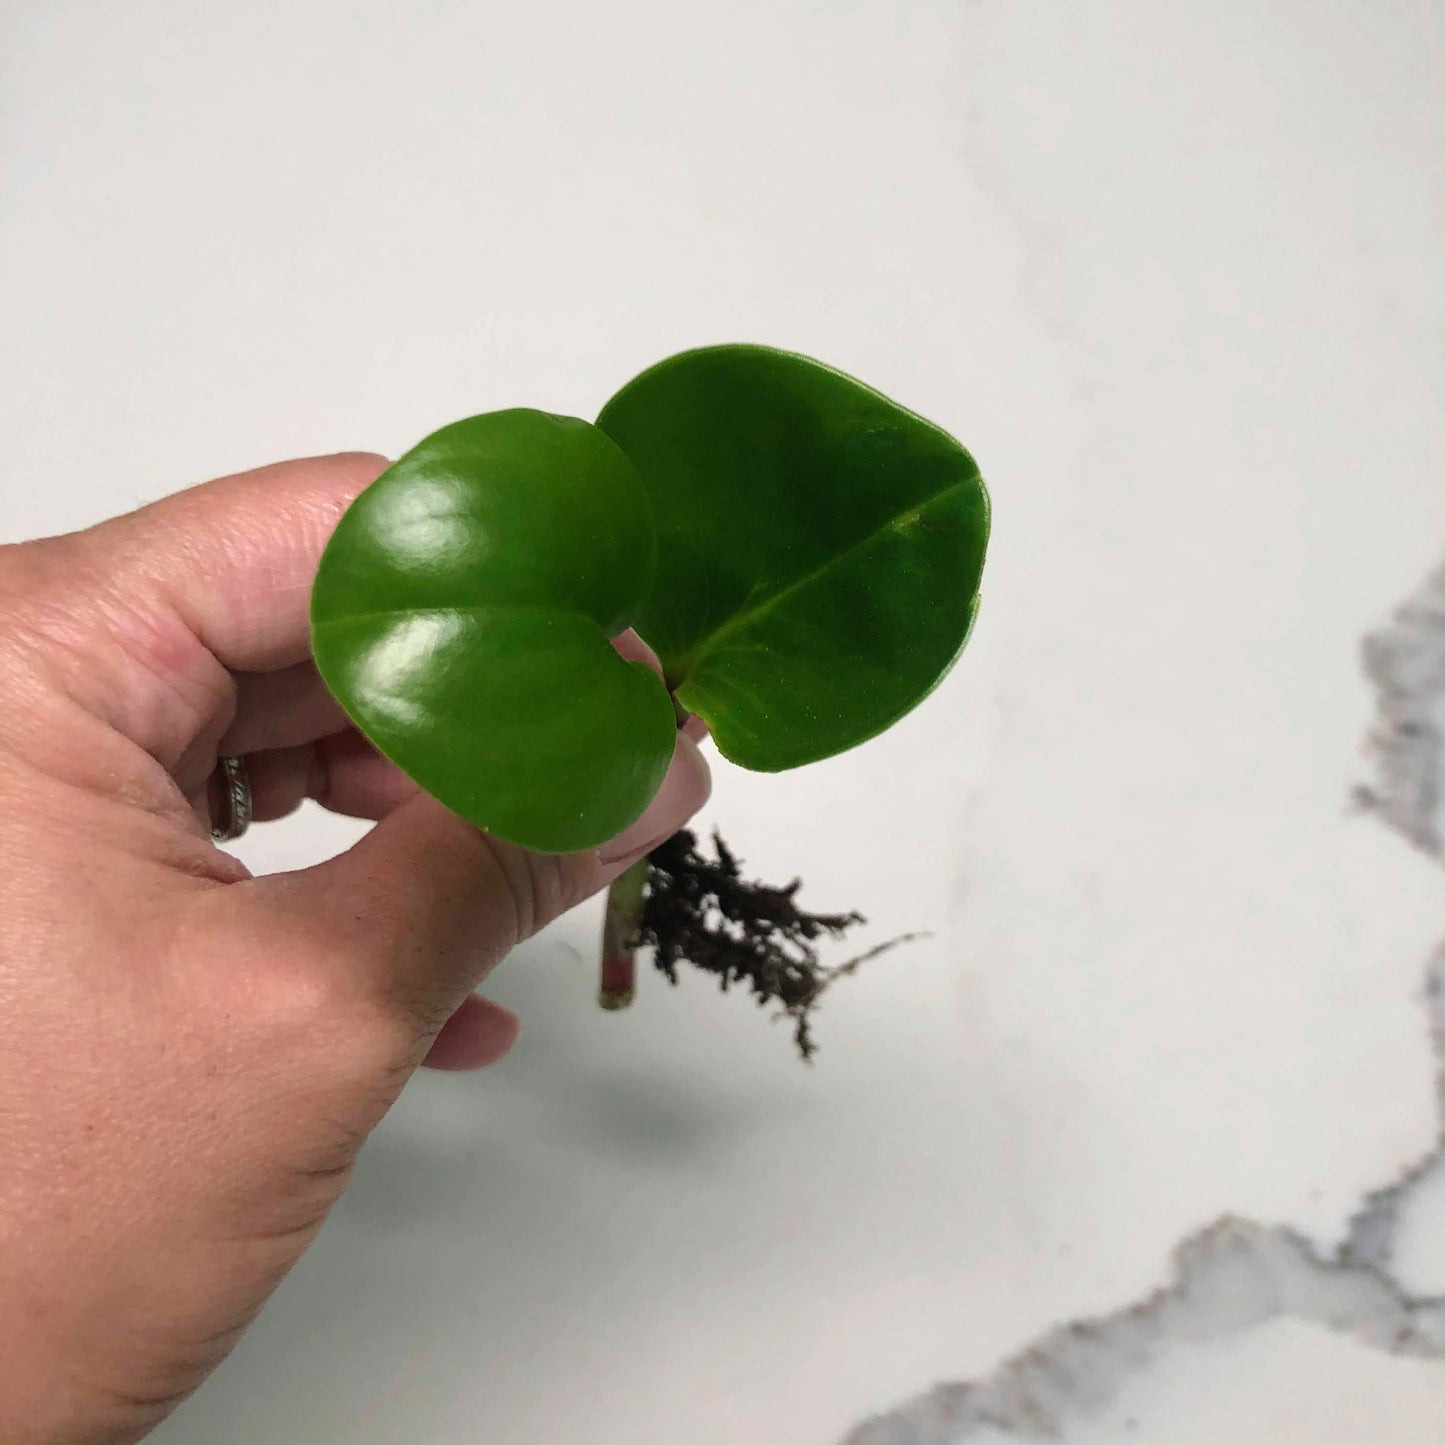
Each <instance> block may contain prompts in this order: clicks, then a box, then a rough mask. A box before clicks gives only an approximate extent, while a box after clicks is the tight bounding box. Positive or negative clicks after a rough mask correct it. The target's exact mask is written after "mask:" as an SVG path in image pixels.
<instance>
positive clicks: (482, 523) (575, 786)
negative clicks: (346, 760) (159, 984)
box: [311, 410, 675, 853]
mask: <svg viewBox="0 0 1445 1445" xmlns="http://www.w3.org/2000/svg"><path fill="white" fill-rule="evenodd" d="M655 566H656V542H655V538H654V534H653V529H652V523H651V517H650V512H649V508H648V504H647V497H646V494H645V493H644V492H643V491H642V488H641V484H640V483H639V481H638V478H637V474H636V471H635V470H634V468H633V467H632V465H631V463H630V462H629V461H628V459H627V457H626V456H625V455H624V454H623V453H622V452H621V451H620V450H619V449H618V447H617V446H616V444H615V443H613V442H612V441H611V440H609V439H608V438H607V437H606V436H604V435H603V434H602V433H601V432H600V431H598V430H597V429H596V428H595V427H592V426H590V425H588V423H586V422H584V421H579V420H577V419H576V418H573V417H560V416H551V415H548V414H547V413H544V412H539V411H528V410H516V411H502V412H493V413H491V414H490V415H487V416H477V417H472V418H471V419H470V420H467V421H461V422H457V423H456V424H455V425H453V426H449V427H444V428H443V429H442V430H441V431H438V432H435V433H433V434H432V435H431V436H429V437H427V438H426V440H425V441H423V442H422V443H421V444H420V445H419V446H417V447H415V448H414V449H413V450H412V451H410V452H408V453H407V454H406V455H405V456H404V457H402V458H401V460H400V461H398V462H397V463H396V464H395V465H394V466H393V467H391V468H390V469H389V470H388V471H387V472H385V473H384V474H383V475H382V476H381V477H380V478H379V479H378V480H377V481H376V482H375V483H373V485H372V486H370V487H369V488H368V489H367V490H366V491H365V492H363V493H362V495H361V496H360V497H359V498H358V499H357V500H356V502H355V503H354V504H353V505H352V506H351V508H350V509H349V510H348V511H347V513H346V515H345V516H344V517H343V518H342V520H341V522H340V524H339V525H338V527H337V529H336V532H335V533H334V535H333V536H332V538H331V541H330V543H329V544H328V546H327V548H326V552H325V555H324V556H323V558H322V560H321V566H320V570H319V572H318V574H317V578H316V585H315V588H314V590H313V593H312V601H311V620H312V647H313V651H314V653H315V657H316V664H317V667H318V668H319V669H320V672H321V675H322V677H323V678H324V679H325V680H326V684H327V686H328V687H329V688H330V689H331V691H332V692H333V693H334V694H335V695H336V697H337V698H338V700H339V701H340V702H341V704H342V706H343V707H344V708H345V709H346V711H347V713H348V714H349V716H350V717H351V719H352V720H353V721H354V722H355V723H356V725H357V726H358V727H359V728H360V729H361V731H362V732H363V733H365V734H366V736H367V737H369V738H370V739H371V741H372V742H373V743H375V744H376V746H377V747H378V748H379V749H380V750H381V751H382V752H383V753H384V754H385V755H386V756H387V757H389V758H391V759H392V761H393V762H395V763H397V764H398V765H399V766H400V767H401V768H402V769H403V771H405V772H406V773H408V774H409V775H410V776H411V777H412V778H414V779H415V780H416V781H417V782H418V783H419V784H420V785H421V786H422V787H423V788H425V789H426V790H427V791H428V792H429V793H431V794H433V795H434V796H435V797H437V798H439V799H440V800H441V801H442V802H443V803H445V804H446V805H447V806H448V807H449V808H451V809H452V810H453V811H455V812H457V813H460V814H461V815H462V816H463V817H464V818H467V819H469V820H470V821H472V822H473V823H476V824H477V825H478V826H479V827H482V828H486V829H489V830H490V831H492V832H494V833H496V834H497V835H498V836H499V837H502V838H506V839H509V840H511V841H512V842H516V843H521V844H523V845H525V846H527V847H531V848H537V849H541V850H543V851H546V852H556V853H561V852H570V851H573V850H576V849H581V848H589V847H595V846H596V845H597V844H599V843H602V842H604V841H605V840H606V839H608V838H610V837H612V836H613V835H615V834H616V833H618V832H620V831H621V830H622V829H623V828H625V827H626V826H627V825H628V824H629V823H631V822H633V821H634V820H635V819H636V818H637V817H638V815H639V814H640V813H641V812H642V810H643V808H644V807H646V805H647V803H648V801H649V800H650V799H651V797H652V795H653V793H655V792H656V790H657V788H658V785H659V784H660V783H661V781H662V777H663V774H664V773H665V772H666V770H667V765H668V763H669V761H670V760H671V758H672V753H673V747H674V742H675V721H674V714H673V709H672V704H671V702H670V700H669V698H668V695H667V691H666V689H665V688H664V687H663V686H662V684H661V682H659V680H658V679H657V677H656V675H655V674H654V673H652V672H651V671H650V670H649V669H648V668H647V667H645V666H644V665H643V664H641V663H631V662H625V661H623V660H622V659H621V658H620V657H619V656H618V655H617V654H616V652H614V651H613V649H612V647H611V645H610V643H609V641H608V639H609V638H610V637H612V636H614V635H615V634H616V633H618V632H620V631H622V630H623V629H624V628H625V627H626V626H628V624H629V623H630V622H631V620H632V617H633V614H634V612H635V610H636V608H637V607H638V605H639V604H640V603H641V601H642V599H643V598H644V597H645V596H646V594H647V591H648V588H649V586H650V584H651V580H652V577H653V573H654V569H655Z"/></svg>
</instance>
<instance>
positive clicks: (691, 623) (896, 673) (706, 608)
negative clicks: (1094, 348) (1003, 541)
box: [597, 346, 989, 772]
mask: <svg viewBox="0 0 1445 1445" xmlns="http://www.w3.org/2000/svg"><path fill="white" fill-rule="evenodd" d="M597 425H598V426H599V427H600V428H601V429H602V430H603V431H605V432H606V433H607V434H608V435H609V436H611V437H612V438H613V439H614V440H615V441H616V442H617V444H618V445H619V446H620V447H621V448H622V450H623V451H625V452H626V453H627V455H628V456H629V457H630V458H631V459H632V461H633V463H634V465H635V466H636V467H637V470H638V472H639V474H640V475H641V477H642V482H643V485H644V486H645V487H646V489H647V492H648V495H649V497H650V498H651V501H652V511H653V518H654V521H655V523H656V527H657V538H658V571H657V579H656V582H655V583H654V585H653V587H652V590H651V592H650V593H649V594H648V596H647V600H646V602H645V603H644V604H643V606H642V607H641V609H640V610H639V612H638V614H637V617H636V620H635V626H636V628H637V630H638V632H639V633H640V634H641V635H642V636H643V637H644V638H646V640H647V641H648V642H650V643H651V644H652V646H653V648H654V649H655V650H656V651H657V653H658V654H659V656H660V657H661V659H662V662H663V666H664V669H665V672H666V675H667V680H668V684H669V685H670V686H671V687H672V688H673V689H674V690H675V692H676V694H677V697H678V699H679V701H680V702H681V703H682V704H683V705H684V706H685V707H687V708H688V709H689V710H690V711H692V712H695V713H697V714H698V715H699V716H701V717H703V718H705V719H706V720H707V722H708V724H709V726H710V727H711V729H712V733H713V737H714V738H715V739H716V741H717V745H718V747H719V749H720V750H721V751H722V752H723V753H724V754H725V755H726V756H727V757H729V758H731V759H732V760H733V761H734V762H736V763H740V764H741V765H742V766H744V767H747V768H755V769H759V770H761V771H765V772H776V771H779V770H781V769H784V768H793V767H797V766H799V765H800V764H803V763H809V762H814V761H816V760H817V759H819V758H825V757H829V756H831V755H832V754H834V753H839V752H842V751H843V750H844V749H846V748H851V747H853V746H854V745H855V744H857V743H861V742H863V741H865V740H866V739H868V738H870V737H873V736H874V735H875V734H877V733H880V732H882V731H883V730H884V729H885V728H886V727H888V726H889V725H890V724H892V723H894V722H896V721H897V720H898V719H899V718H900V717H902V716H903V714H904V713H906V712H908V711H909V710H910V709H911V708H913V707H914V706H915V705H916V704H917V703H919V702H920V701H921V700H922V699H923V698H924V697H925V696H927V694H928V693H929V692H930V691H931V690H932V689H933V688H934V687H935V686H937V684H938V683H939V681H940V680H941V679H942V678H943V675H944V674H945V673H946V672H947V671H948V669H949V667H950V666H951V665H952V663H953V661H954V659H955V658H956V657H957V656H958V654H959V652H960V651H961V650H962V648H963V645H964V643H965V641H966V640H967V637H968V632H969V628H970V626H971V625H972V622H973V617H974V614H975V612H976V610H977V607H978V585H979V578H980V574H981V572H982V569H983V560H984V551H985V547H986V545H987V542H988V530H989V504H988V494H987V491H986V490H985V488H984V484H983V481H982V479H981V478H980V476H979V472H978V466H977V464H976V463H975V462H974V460H973V458H972V457H971V456H969V454H968V452H967V451H965V450H964V448H963V447H962V446H960V445H959V443H958V442H956V441H955V440H954V439H953V438H952V437H950V436H948V435H947V433H945V432H943V431H940V430H939V429H938V428H937V427H935V426H934V425H933V424H932V423H930V422H927V421H924V420H923V419H922V418H921V417H919V416H915V415H914V414H913V413H912V412H910V411H905V410H904V409H903V408H902V407H900V406H898V405H897V404H895V403H894V402H891V401H889V400H888V399H887V398H886V397H884V396H880V395H879V394H878V393H877V392H876V391H873V390H871V389H870V388H868V387H866V386H864V385H862V384H861V383H860V382H857V381H854V380H852V378H850V377H847V376H844V375H842V374H841V373H839V372H836V371H833V370H831V369H830V368H828V367H826V366H823V365H821V364H820V363H818V362H816V361H811V360H809V359H808V358H806V357H802V356H794V355H792V354H790V353H788V352H782V351H775V350H773V349H771V348H768V347H761V346H717V347H708V348H705V349H703V350H699V351H689V352H684V353H683V354H682V355H680V356H674V357H672V358H670V359H669V360H667V361H664V362H661V363H660V364H658V365H657V366H654V367H652V368H651V369H650V370H649V371H645V372H643V373H642V375H641V376H639V377H637V378H636V379H635V380H634V381H632V382H630V383H629V384H628V385H627V386H625V387H623V389H622V390H621V391H620V392H618V393H617V395H616V396H614V397H613V398H612V400H611V401H610V402H608V404H607V406H606V407H605V408H604V409H603V411H602V414H601V416H600V417H599V418H598V421H597Z"/></svg>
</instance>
